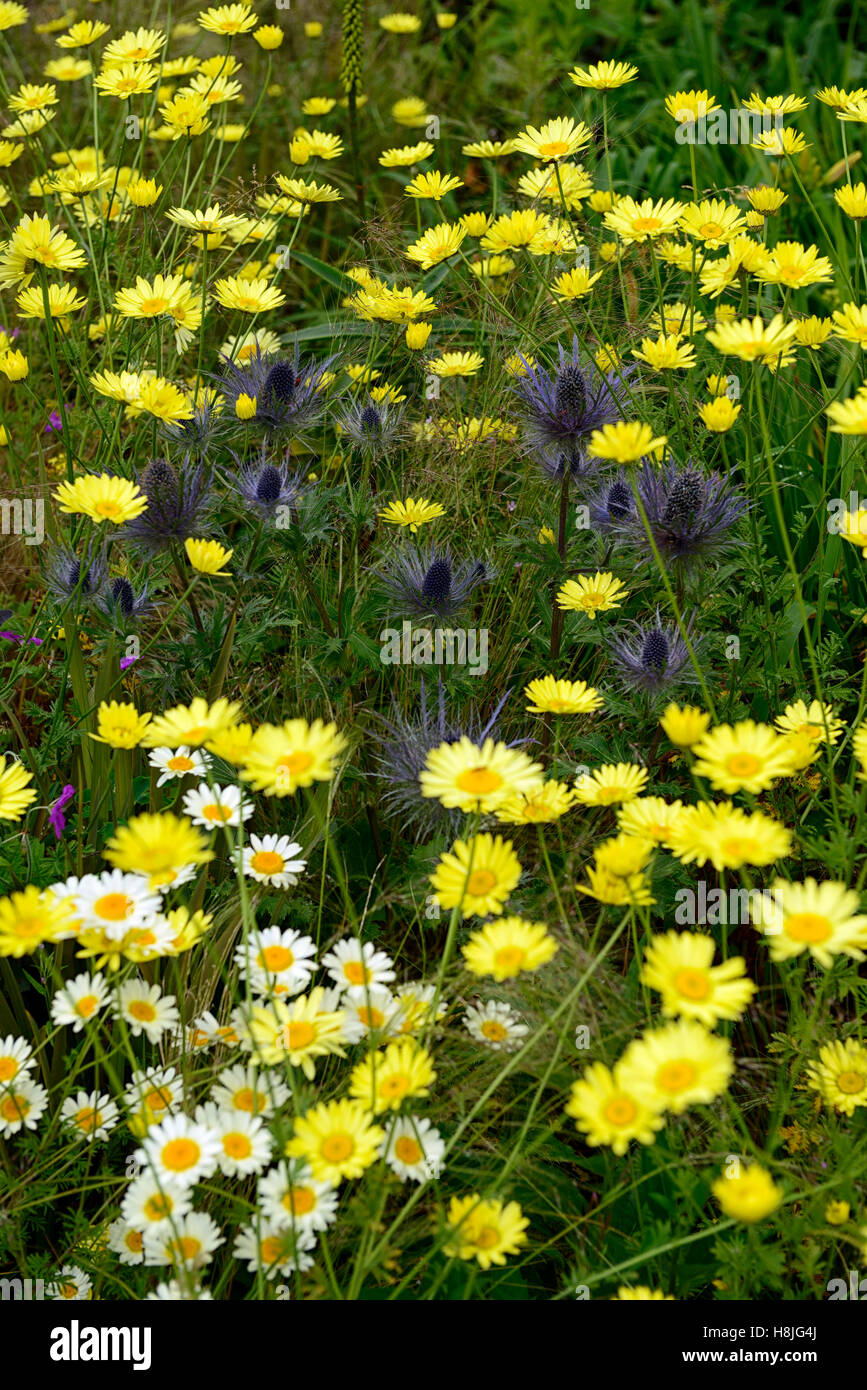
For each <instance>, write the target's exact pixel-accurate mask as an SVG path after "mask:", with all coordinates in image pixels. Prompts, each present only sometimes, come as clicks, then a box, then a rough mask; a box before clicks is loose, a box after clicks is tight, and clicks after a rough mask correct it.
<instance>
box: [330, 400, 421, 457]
mask: <svg viewBox="0 0 867 1390" xmlns="http://www.w3.org/2000/svg"><path fill="white" fill-rule="evenodd" d="M337 423H338V425H339V426H340V429H341V430H342V432H343V433H344V434H345V435H346V436H347V437H348V438H349V439H351V440H352V442H353V444H354V445H355V446H356V448H358V449H361V450H363V451H364V452H366V453H370V454H385V453H387V452H388V450H389V449H390V448H391V447H392V446H393V445H395V444H397V443H399V442H400V441H401V440H402V439H403V438H404V437H405V434H406V431H405V428H404V424H403V411H402V410H401V409H400V407H398V406H395V405H393V404H392V403H391V402H390V401H375V400H374V399H373V397H372V396H368V398H367V400H366V401H365V402H362V401H353V402H352V404H351V405H349V406H347V408H346V409H345V410H344V411H343V413H342V414H341V415H340V416H338V420H337Z"/></svg>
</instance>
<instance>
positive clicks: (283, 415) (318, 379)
mask: <svg viewBox="0 0 867 1390" xmlns="http://www.w3.org/2000/svg"><path fill="white" fill-rule="evenodd" d="M222 361H223V371H222V372H221V373H220V374H219V375H218V376H217V377H216V378H215V380H216V383H217V389H218V391H219V393H220V396H221V397H222V399H223V402H224V404H225V406H226V407H227V409H226V410H225V412H224V414H223V417H222V419H223V420H224V421H225V422H226V423H227V424H229V423H233V424H235V425H238V424H241V423H244V422H242V421H240V420H239V419H238V416H237V414H236V411H235V406H236V405H237V402H238V398H239V397H240V396H249V398H250V399H251V400H254V401H255V402H256V413H255V415H254V416H253V417H252V419H250V420H248V421H246V423H247V424H248V425H257V426H259V428H263V429H265V430H266V431H267V433H269V434H280V433H289V432H291V431H300V430H304V429H307V428H309V427H310V426H311V425H313V424H315V423H316V422H317V420H318V419H319V418H320V416H321V415H322V413H323V410H324V408H325V402H324V400H323V392H322V389H321V388H322V378H323V377H324V376H325V373H326V372H327V371H328V369H329V368H330V367H331V365H332V364H333V363H334V362H335V361H336V356H332V357H328V358H326V359H325V361H324V362H319V363H317V362H314V361H313V360H312V359H310V360H308V361H305V362H303V361H302V360H301V356H300V354H299V352H298V348H297V346H296V348H295V351H294V353H293V354H292V355H291V356H288V357H275V356H273V355H272V354H269V355H267V356H265V357H263V356H262V353H261V351H260V350H259V349H258V348H257V349H256V352H255V354H253V355H251V356H250V357H248V358H247V359H246V360H245V361H244V362H232V361H231V360H230V359H229V358H228V357H224V358H223V359H222Z"/></svg>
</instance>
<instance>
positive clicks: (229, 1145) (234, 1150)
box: [223, 1132, 253, 1158]
mask: <svg viewBox="0 0 867 1390" xmlns="http://www.w3.org/2000/svg"><path fill="white" fill-rule="evenodd" d="M252 1152H253V1145H252V1144H251V1143H250V1140H249V1138H248V1136H247V1135H246V1134H238V1133H237V1132H236V1133H234V1134H224V1135H223V1153H224V1154H225V1155H226V1157H227V1158H249V1157H250V1154H251V1153H252Z"/></svg>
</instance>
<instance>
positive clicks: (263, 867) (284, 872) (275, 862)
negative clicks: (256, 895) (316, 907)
mask: <svg viewBox="0 0 867 1390" xmlns="http://www.w3.org/2000/svg"><path fill="white" fill-rule="evenodd" d="M300 849H301V846H300V845H299V844H296V843H295V841H294V840H290V838H289V836H288V835H251V836H250V843H249V844H248V845H245V846H244V848H243V850H242V855H241V867H242V868H243V871H244V873H245V874H246V875H247V877H248V878H254V879H255V880H256V882H257V883H267V884H268V886H269V888H294V887H295V884H296V883H297V882H298V876H299V874H302V873H303V872H304V870H305V869H306V868H307V860H306V859H298V858H296V855H297V854H298V853H299V851H300Z"/></svg>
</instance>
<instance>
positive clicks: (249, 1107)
mask: <svg viewBox="0 0 867 1390" xmlns="http://www.w3.org/2000/svg"><path fill="white" fill-rule="evenodd" d="M232 1103H233V1104H234V1106H235V1109H236V1110H244V1111H246V1113H247V1114H248V1115H254V1114H258V1112H259V1111H260V1110H264V1109H265V1106H266V1105H267V1103H268V1097H267V1096H266V1095H263V1093H262V1092H261V1091H258V1092H257V1091H254V1090H253V1089H252V1088H251V1087H250V1086H242V1087H241V1089H240V1091H236V1092H235V1094H234V1096H233V1097H232Z"/></svg>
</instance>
